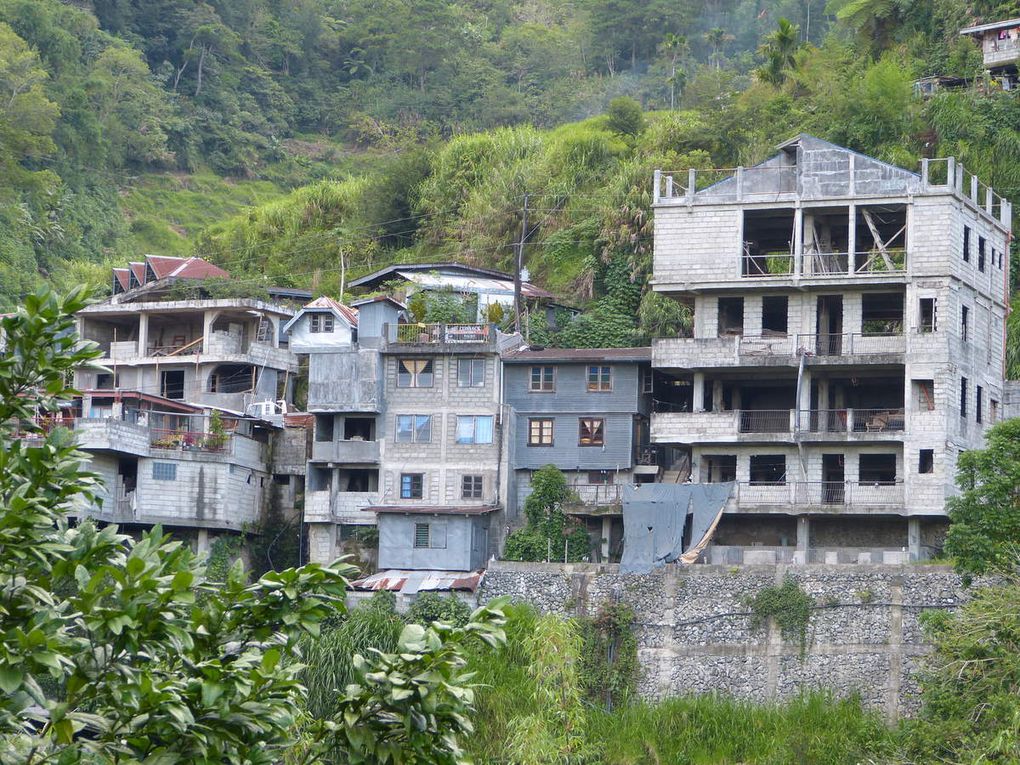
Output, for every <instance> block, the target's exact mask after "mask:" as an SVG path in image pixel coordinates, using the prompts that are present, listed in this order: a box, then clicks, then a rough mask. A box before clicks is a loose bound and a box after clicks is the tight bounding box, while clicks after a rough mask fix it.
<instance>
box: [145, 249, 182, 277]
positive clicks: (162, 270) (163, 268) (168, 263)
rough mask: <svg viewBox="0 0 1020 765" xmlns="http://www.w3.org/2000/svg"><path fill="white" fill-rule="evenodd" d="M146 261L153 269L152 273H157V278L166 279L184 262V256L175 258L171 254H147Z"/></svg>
mask: <svg viewBox="0 0 1020 765" xmlns="http://www.w3.org/2000/svg"><path fill="white" fill-rule="evenodd" d="M145 262H146V263H148V264H149V268H151V269H152V273H154V274H155V275H156V278H157V279H165V278H166V277H168V276H170V275H171V274H172V273H173V272H174V270H175V269H177V268H179V267H180V265H181V264H182V263H184V258H174V257H170V256H169V255H146V256H145Z"/></svg>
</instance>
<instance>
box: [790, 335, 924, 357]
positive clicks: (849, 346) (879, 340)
mask: <svg viewBox="0 0 1020 765" xmlns="http://www.w3.org/2000/svg"><path fill="white" fill-rule="evenodd" d="M895 338H898V339H899V340H898V341H896V340H895ZM903 338H904V334H903V332H902V331H900V332H842V333H829V332H818V333H812V334H799V335H797V346H798V347H799V348H803V349H805V350H807V351H809V352H810V353H813V354H814V355H815V356H852V355H854V354H855V353H903V352H904V350H905V348H906V345H905V343H906V341H905V340H904V339H903ZM887 341H892V342H887ZM875 344H877V347H875V348H871V347H869V346H870V345H875ZM894 346H898V347H894Z"/></svg>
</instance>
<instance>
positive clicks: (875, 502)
mask: <svg viewBox="0 0 1020 765" xmlns="http://www.w3.org/2000/svg"><path fill="white" fill-rule="evenodd" d="M654 209H655V253H654V280H653V286H654V289H655V290H657V291H659V292H662V293H663V294H665V295H668V296H670V297H672V298H674V299H676V300H678V301H680V302H683V303H686V304H687V305H689V306H690V307H691V308H692V309H693V313H694V322H693V336H692V337H676V338H661V339H658V340H657V341H656V342H655V343H654V345H653V352H652V364H653V366H654V367H655V369H656V370H657V371H658V372H660V373H663V375H664V376H665V378H668V379H670V380H671V384H670V385H669V386H668V389H667V393H666V394H664V395H661V396H660V394H659V392H658V391H657V394H656V399H657V401H656V411H655V412H654V413H653V414H652V422H651V437H652V441H653V442H654V443H656V444H662V445H669V446H672V447H676V448H679V449H682V450H684V451H685V452H686V453H687V454H688V455H689V467H688V468H687V469H686V471H685V472H686V473H687V475H685V476H683V478H685V479H687V480H693V481H707V482H715V481H735V482H736V490H735V493H734V496H733V498H732V500H731V503H730V505H729V506H728V507H727V510H726V513H725V514H724V516H723V519H722V522H721V523H720V525H719V527H718V530H717V532H716V537H715V543H716V546H717V548H718V549H716V550H715V551H714V552H710V558H711V560H712V561H713V562H723V563H726V562H741V561H742V560H743V552H742V551H743V548H744V547H747V546H755V547H758V548H762V549H759V550H757V551H756V553H757V554H766V553H770V554H771V555H772V556H773V557H776V558H777V559H778V560H783V559H785V558H791V559H792V560H799V561H802V562H803V561H818V562H827V561H830V560H831V561H832V562H835V561H836V560H837V559H839V560H840V561H842V559H843V558H845V557H846V556H848V555H850V556H851V557H852V556H853V555H857V554H859V555H861V556H862V558H861V559H862V560H865V559H866V560H871V559H873V558H874V557H875V555H876V554H877V555H879V556H883V555H884V556H886V558H889V557H895V553H896V551H900V552H902V553H903V554H904V555H905V556H907V555H909V557H910V558H914V559H916V558H925V557H928V556H929V555H930V554H931V553H933V552H936V551H938V549H939V548H940V546H941V536H942V534H943V531H944V528H945V525H946V519H945V502H946V499H947V497H949V496H951V495H952V494H953V493H954V491H955V487H954V475H955V464H956V459H957V456H958V455H959V454H960V452H961V451H963V450H966V449H973V448H979V447H981V445H982V443H983V434H984V431H985V429H986V428H987V427H989V426H990V425H992V424H993V423H994V422H996V421H997V420H998V419H1000V418H1001V417H1002V414H1003V401H1004V398H1003V397H1004V379H1003V378H1004V350H1005V347H1004V346H1005V334H1004V333H1005V318H1006V311H1007V304H1008V300H1009V295H1008V274H1009V254H1008V249H1009V248H1008V242H1009V237H1010V220H1011V209H1010V204H1009V202H1007V201H1006V200H1004V199H1002V198H1001V197H999V196H998V195H997V194H995V192H994V191H993V190H992V189H990V188H988V187H987V186H985V185H984V184H982V183H981V181H980V180H979V179H978V178H976V177H974V176H973V175H971V174H969V173H968V172H967V171H966V170H965V169H964V168H963V167H962V166H960V165H959V164H957V163H956V162H955V161H954V160H953V159H946V160H924V161H922V165H921V171H920V173H913V172H909V171H907V170H903V169H901V168H898V167H894V166H892V165H888V164H885V163H882V162H879V161H878V160H875V159H872V158H869V157H865V156H863V155H860V154H857V153H855V152H853V151H850V150H848V149H845V148H842V147H839V146H836V145H833V144H830V143H827V142H825V141H822V140H819V139H817V138H813V137H811V136H806V135H801V136H798V137H797V138H795V139H793V140H791V141H789V142H787V143H785V144H783V145H782V146H780V147H779V153H778V154H777V155H776V156H774V157H773V158H771V159H769V160H767V161H766V162H764V163H762V164H760V165H757V166H755V167H751V168H740V169H738V170H737V171H736V172H735V173H727V174H722V173H719V172H718V171H704V172H696V171H690V172H689V173H684V174H683V176H674V175H671V174H669V173H664V172H657V173H656V174H655V192H654ZM660 399H665V400H660ZM727 548H731V549H727ZM841 556H842V557H841ZM886 558H883V559H886Z"/></svg>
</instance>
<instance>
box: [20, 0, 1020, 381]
mask: <svg viewBox="0 0 1020 765" xmlns="http://www.w3.org/2000/svg"><path fill="white" fill-rule="evenodd" d="M1014 10H1015V9H1014V8H1013V7H1012V4H1011V3H1008V2H991V1H989V0H978V1H976V2H971V3H967V2H964V1H963V0H921V1H920V2H907V1H906V0H829V2H827V3H826V2H822V1H821V0H798V1H796V2H795V1H794V0H755V1H753V2H752V0H696V1H695V2H690V3H672V2H665V1H664V0H642V1H638V0H578V2H576V3H574V4H572V5H571V6H569V7H567V6H564V5H563V4H561V3H557V2H552V0H471V1H459V2H452V1H451V2H441V1H440V0H427V2H420V1H416V2H411V0H385V2H382V3H380V2H371V3H369V2H366V1H365V0H294V1H293V2H288V3H276V2H270V0H209V1H208V2H196V1H195V0H131V1H129V0H93V2H91V3H84V4H83V3H78V2H76V3H71V2H62V1H61V0H0V83H2V85H3V88H4V90H5V92H7V93H10V97H9V98H8V99H7V104H6V107H5V108H0V153H2V156H3V158H4V159H3V161H2V162H0V174H2V176H0V181H2V191H0V194H2V196H3V200H2V201H3V203H4V204H3V207H2V210H3V212H2V213H0V215H2V216H3V233H2V234H0V301H2V302H3V303H5V304H8V305H9V304H11V303H12V302H14V301H16V300H17V299H18V298H19V297H20V295H22V294H23V293H24V292H25V291H26V290H27V289H29V288H31V287H32V286H33V285H34V284H35V283H36V282H38V281H39V280H41V279H44V278H49V279H51V280H53V281H56V282H58V283H68V282H70V283H78V282H81V281H96V282H102V281H105V279H106V277H105V273H106V271H105V267H106V266H108V265H109V263H111V262H114V261H117V262H119V261H123V260H126V259H128V258H135V257H138V256H140V255H141V254H143V253H145V252H165V253H174V254H189V253H193V254H199V255H204V256H208V257H211V258H213V259H214V260H216V261H217V262H218V263H221V264H223V265H225V266H227V267H229V268H230V269H231V270H232V271H234V272H236V273H237V274H239V275H241V276H243V277H245V278H251V279H253V280H257V281H259V282H264V281H265V280H273V281H277V282H284V283H290V284H294V285H299V286H310V287H312V288H314V289H315V290H317V291H332V292H335V291H336V289H337V288H338V286H339V284H338V280H339V270H340V263H341V260H343V261H344V262H345V263H346V265H347V268H348V272H349V274H351V275H357V274H359V273H364V272H365V271H367V270H369V269H373V268H376V267H379V266H381V265H385V264H388V263H392V262H400V261H411V260H419V261H420V260H425V259H430V260H431V259H436V258H439V257H443V258H457V259H463V260H466V261H468V262H473V263H477V264H480V265H489V266H494V267H500V268H507V267H509V266H510V265H511V262H512V258H513V247H514V243H515V242H516V241H517V239H518V237H519V236H520V227H521V216H522V211H523V208H524V205H525V195H527V206H528V217H529V226H528V240H527V242H528V243H527V248H526V258H525V259H526V262H527V266H528V268H529V270H530V273H531V274H532V277H533V278H534V279H535V280H537V281H539V282H541V283H543V284H544V285H546V286H548V287H550V288H552V289H554V290H556V291H557V292H559V293H560V294H561V295H563V296H564V297H565V298H567V299H569V300H570V301H571V302H574V303H577V304H579V305H582V306H584V307H587V308H589V309H590V311H589V313H588V314H587V315H586V317H584V318H583V319H582V320H581V321H580V322H579V323H577V325H576V326H573V327H571V328H568V330H567V331H566V332H565V333H563V334H561V335H560V336H558V337H555V338H548V337H542V331H543V330H542V328H541V327H535V328H534V329H535V331H536V332H537V333H538V334H539V336H540V338H541V339H543V340H551V341H554V342H559V343H562V344H569V345H578V344H580V345H584V344H588V345H592V344H620V343H629V342H636V341H641V340H644V339H647V338H648V337H649V336H651V335H653V334H655V333H656V332H660V331H667V330H673V329H675V328H676V327H677V325H678V324H679V323H682V321H683V319H684V316H683V315H682V314H681V313H680V312H678V311H677V310H676V308H675V307H674V306H671V305H668V304H665V303H664V302H663V301H661V300H657V299H656V298H654V297H649V296H647V294H646V291H647V290H646V284H647V278H648V275H649V269H650V245H651V242H650V235H651V228H650V210H649V190H650V177H651V173H652V171H653V170H654V169H655V168H657V167H661V168H666V169H674V170H684V169H685V168H687V167H706V166H716V167H733V166H735V165H738V164H744V165H747V164H751V163H754V162H756V161H759V160H761V159H763V158H765V157H766V156H768V155H769V154H770V153H771V152H772V150H773V147H774V145H775V144H776V143H777V142H779V141H781V140H785V139H786V138H789V137H790V136H791V135H792V134H794V133H796V132H798V131H807V132H811V133H814V134H816V135H819V136H821V137H823V138H827V139H829V140H832V141H835V142H837V143H841V144H844V145H847V146H850V147H851V148H854V149H857V150H860V151H863V152H866V153H869V154H872V155H875V156H878V157H880V158H882V159H885V160H888V161H892V162H895V163H897V164H900V165H903V166H905V167H910V168H914V167H916V166H917V162H918V160H919V159H920V158H921V157H922V156H937V155H949V154H952V155H956V156H958V157H959V158H960V159H962V161H963V162H964V163H965V164H966V165H967V166H968V167H969V168H970V169H971V170H973V171H975V172H977V173H978V174H979V175H980V176H981V177H982V178H983V179H984V180H986V181H987V182H989V183H991V184H992V185H993V186H995V187H996V188H997V189H998V190H1000V191H1001V192H1002V193H1004V194H1005V195H1006V196H1011V195H1014V194H1015V193H1016V191H1018V190H1020V161H1018V160H1020V129H1018V128H1020V107H1018V105H1017V100H1016V97H1015V95H1014V94H1013V93H1003V92H1001V91H999V90H997V89H996V88H995V87H994V85H987V84H985V85H982V84H981V76H980V70H981V62H980V55H979V52H978V50H977V48H976V46H975V45H974V43H973V42H972V41H970V40H969V39H964V38H960V37H959V35H958V30H959V29H960V28H961V27H962V26H964V25H966V24H968V23H971V22H973V21H974V20H976V19H986V18H997V17H1000V16H1004V15H1008V14H1010V13H1012V12H1013V11H1014ZM933 74H949V75H954V76H959V77H964V78H967V80H968V82H969V83H970V87H967V88H964V89H961V90H954V91H948V92H942V93H940V94H938V95H937V96H935V97H934V98H931V99H929V100H921V99H920V98H919V97H918V96H916V95H915V93H914V88H913V81H914V80H915V79H916V78H917V77H920V76H926V75H933ZM619 96H626V97H630V98H633V99H635V100H636V101H637V102H639V103H640V104H641V107H642V109H641V110H636V107H635V104H634V103H633V102H631V101H629V100H623V101H621V100H617V101H615V102H614V101H613V99H614V98H617V97H619ZM611 104H612V105H611ZM642 110H643V113H641V111H642ZM570 120H575V121H573V122H570ZM1016 361H1017V360H1016V359H1014V369H1015V368H1016V364H1015V362H1016Z"/></svg>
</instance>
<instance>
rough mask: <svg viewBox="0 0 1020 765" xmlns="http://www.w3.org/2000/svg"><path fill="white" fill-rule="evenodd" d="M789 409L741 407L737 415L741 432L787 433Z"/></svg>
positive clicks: (789, 426) (789, 421)
mask: <svg viewBox="0 0 1020 765" xmlns="http://www.w3.org/2000/svg"><path fill="white" fill-rule="evenodd" d="M790 414H791V410H789V409H741V410H739V412H738V415H737V423H738V428H739V430H740V432H741V433H789V432H790V431H791V430H792V427H791V417H790Z"/></svg>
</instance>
